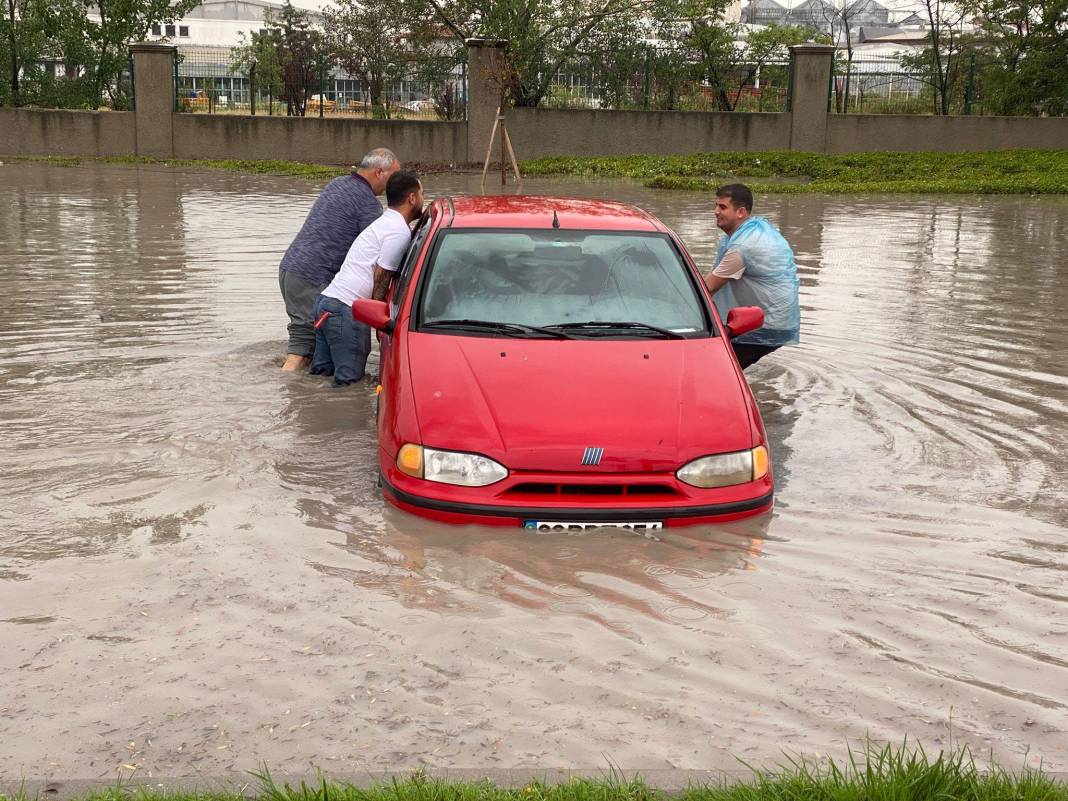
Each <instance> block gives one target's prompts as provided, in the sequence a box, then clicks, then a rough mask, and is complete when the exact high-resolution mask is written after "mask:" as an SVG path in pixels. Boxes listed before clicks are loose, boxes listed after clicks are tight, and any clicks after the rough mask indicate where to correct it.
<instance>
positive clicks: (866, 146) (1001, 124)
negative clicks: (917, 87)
mask: <svg viewBox="0 0 1068 801" xmlns="http://www.w3.org/2000/svg"><path fill="white" fill-rule="evenodd" d="M1011 148H1038V149H1063V148H1068V117H1048V118H1040V117H924V116H919V115H905V114H831V115H830V116H829V117H828V118H827V142H826V146H825V150H824V152H826V153H830V154H834V153H862V152H865V151H872V150H891V151H895V152H908V151H918V150H937V151H941V152H947V153H952V152H961V151H966V150H1008V149H1011Z"/></svg>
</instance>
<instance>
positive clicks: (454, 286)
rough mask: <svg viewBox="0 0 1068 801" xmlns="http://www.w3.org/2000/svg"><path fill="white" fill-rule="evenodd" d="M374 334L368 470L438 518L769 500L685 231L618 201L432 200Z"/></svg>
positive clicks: (747, 311) (743, 313)
mask: <svg viewBox="0 0 1068 801" xmlns="http://www.w3.org/2000/svg"><path fill="white" fill-rule="evenodd" d="M353 315H354V316H355V317H356V318H357V319H359V320H362V321H364V322H366V323H368V324H369V325H371V327H373V328H375V329H377V330H378V331H379V332H381V349H382V361H381V382H382V389H381V392H380V394H379V410H378V443H379V465H380V470H381V484H382V488H383V491H384V493H385V496H386V498H388V499H389V500H390V501H391V502H392V503H393V504H395V505H396V506H398V507H400V508H401V509H404V510H407V511H409V512H414V513H416V514H419V515H423V516H426V517H431V518H434V519H436V520H442V521H446V522H452V523H483V524H491V525H508V526H522V527H525V528H531V529H540V530H571V529H583V528H589V527H595V526H626V527H630V528H639V529H656V528H661V527H663V526H681V525H691V524H694V523H705V522H709V521H724V520H733V519H736V518H739V517H745V516H748V515H753V514H758V513H761V512H764V511H767V510H768V509H770V508H771V505H772V476H771V463H770V458H769V453H768V446H767V439H766V436H765V433H764V425H763V423H762V422H761V419H760V413H759V412H758V410H757V406H756V403H755V402H754V400H753V396H752V394H751V393H750V391H749V386H748V384H746V381H745V378H743V376H742V371H741V369H740V368H739V367H738V362H737V360H736V359H735V358H734V354H733V351H732V350H731V347H730V344H729V341H728V337H730V336H732V335H733V336H737V335H740V334H742V333H745V332H746V331H750V330H753V329H755V328H759V327H760V326H761V325H762V324H763V313H762V312H761V311H760V310H759V309H756V308H744V309H735V310H733V311H732V312H731V313H730V315H728V319H727V324H726V325H724V324H723V323H722V321H721V320H720V319H719V317H718V315H717V313H716V310H715V307H714V306H713V304H712V302H711V298H710V297H709V295H708V292H707V290H706V289H705V286H704V282H703V281H702V280H701V277H700V274H699V273H698V271H697V269H696V267H695V266H694V263H693V260H692V259H691V258H690V256H689V255H688V254H687V252H686V249H685V248H684V247H683V245H682V242H681V241H680V240H679V238H678V236H676V235H675V234H674V233H673V232H672V231H671V230H670V229H669V228H667V226H665V225H664V224H663V223H661V222H659V221H658V220H656V219H655V218H653V217H652V216H650V215H649V214H647V213H645V212H643V211H641V210H640V209H637V208H635V207H633V206H629V205H625V204H621V203H610V202H601V201H591V200H575V199H567V198H552V197H516V196H502V197H463V198H443V199H440V200H437V201H436V202H435V203H434V204H433V206H432V207H431V213H430V215H429V216H428V218H427V219H426V221H425V222H424V223H423V225H422V227H421V228H420V229H419V230H418V231H417V232H416V235H415V238H414V240H413V242H412V246H411V250H410V251H409V253H408V256H407V259H406V260H405V263H404V264H403V265H402V266H401V268H400V274H399V278H398V280H397V282H396V283H395V285H394V290H393V293H392V296H391V298H390V302H388V303H385V302H379V301H371V300H358V301H356V303H354V304H353Z"/></svg>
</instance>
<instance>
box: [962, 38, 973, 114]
mask: <svg viewBox="0 0 1068 801" xmlns="http://www.w3.org/2000/svg"><path fill="white" fill-rule="evenodd" d="M974 100H975V53H972V57H971V60H970V62H969V64H968V87H967V88H966V89H965V90H964V113H965V114H971V113H972V102H973V101H974Z"/></svg>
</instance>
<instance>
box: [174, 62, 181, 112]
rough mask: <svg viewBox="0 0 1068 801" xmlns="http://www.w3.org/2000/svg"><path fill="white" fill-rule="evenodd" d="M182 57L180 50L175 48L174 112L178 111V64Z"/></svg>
mask: <svg viewBox="0 0 1068 801" xmlns="http://www.w3.org/2000/svg"><path fill="white" fill-rule="evenodd" d="M180 60H181V57H180V56H179V55H178V48H177V47H176V48H174V110H175V111H178V110H179V106H178V62H179V61H180Z"/></svg>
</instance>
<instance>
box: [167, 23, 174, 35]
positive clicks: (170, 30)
mask: <svg viewBox="0 0 1068 801" xmlns="http://www.w3.org/2000/svg"><path fill="white" fill-rule="evenodd" d="M167 35H168V36H174V26H173V25H168V26H167Z"/></svg>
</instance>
